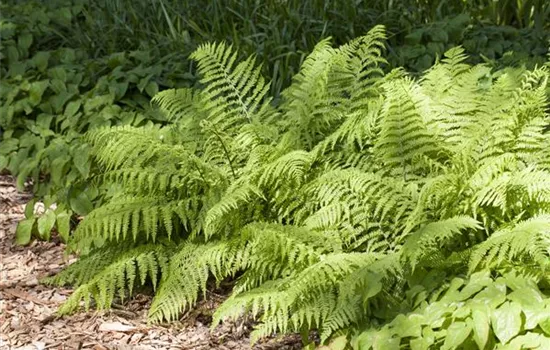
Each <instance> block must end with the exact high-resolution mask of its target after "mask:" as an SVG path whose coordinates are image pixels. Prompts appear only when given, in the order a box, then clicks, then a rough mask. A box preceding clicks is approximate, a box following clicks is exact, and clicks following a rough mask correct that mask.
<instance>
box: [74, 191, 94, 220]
mask: <svg viewBox="0 0 550 350" xmlns="http://www.w3.org/2000/svg"><path fill="white" fill-rule="evenodd" d="M69 203H70V205H71V209H72V210H73V211H74V212H75V213H77V214H78V215H82V216H84V215H86V214H88V213H89V212H91V211H92V210H93V209H94V205H93V204H92V202H91V201H90V199H89V198H88V196H87V195H86V193H84V192H78V194H76V195H75V196H71V198H70V199H69Z"/></svg>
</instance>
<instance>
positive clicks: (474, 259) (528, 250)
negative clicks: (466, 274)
mask: <svg viewBox="0 0 550 350" xmlns="http://www.w3.org/2000/svg"><path fill="white" fill-rule="evenodd" d="M521 258H527V259H530V260H532V261H534V262H535V263H537V264H538V265H539V267H540V268H541V269H547V268H548V267H549V265H550V263H549V262H550V214H546V213H541V214H539V215H536V216H534V217H533V218H531V219H529V220H525V221H522V222H520V223H518V224H516V225H514V226H513V227H510V228H505V229H502V230H500V231H498V232H495V233H493V234H492V235H491V236H490V237H489V238H488V239H487V240H486V241H485V242H483V243H481V244H479V245H478V246H477V247H475V248H474V251H473V252H472V256H471V259H470V271H475V270H476V268H477V267H478V266H480V265H484V266H488V267H492V266H498V265H500V264H502V263H503V262H506V261H517V260H516V259H521Z"/></svg>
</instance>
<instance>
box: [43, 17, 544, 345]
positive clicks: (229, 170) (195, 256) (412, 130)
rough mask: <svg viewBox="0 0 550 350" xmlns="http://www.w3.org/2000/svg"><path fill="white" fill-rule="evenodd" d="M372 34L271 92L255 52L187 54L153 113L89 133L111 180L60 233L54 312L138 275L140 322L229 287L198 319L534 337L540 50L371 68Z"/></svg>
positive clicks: (451, 53)
mask: <svg viewBox="0 0 550 350" xmlns="http://www.w3.org/2000/svg"><path fill="white" fill-rule="evenodd" d="M384 40H385V30H384V28H383V27H381V26H377V27H375V28H373V29H372V30H370V31H369V33H368V34H367V35H365V36H362V37H359V38H356V39H353V40H352V41H350V42H348V43H347V44H344V45H342V46H340V47H338V48H333V47H332V46H331V45H330V40H323V41H321V42H319V43H318V44H317V45H316V46H315V48H314V50H313V52H312V53H311V54H310V55H308V57H307V58H306V59H305V60H304V62H303V65H302V68H301V70H300V72H299V73H298V74H297V75H296V76H295V77H294V78H293V81H292V84H291V85H290V87H288V88H287V89H285V90H284V91H283V92H282V94H281V96H282V97H281V99H280V100H279V101H278V102H277V103H274V102H273V98H272V96H271V95H270V86H269V81H268V80H266V79H265V78H264V77H263V76H262V74H261V72H262V69H261V66H258V65H256V64H255V58H254V56H251V57H249V58H248V59H246V60H242V61H239V60H238V59H237V57H238V54H237V53H236V50H235V49H234V48H233V47H232V46H230V45H228V44H226V43H217V44H203V45H201V46H200V47H199V48H198V49H197V50H196V51H195V52H194V53H193V54H192V55H191V59H192V60H194V62H195V63H196V65H197V67H198V73H199V76H200V78H201V80H200V86H201V87H200V88H197V89H192V88H183V89H172V90H166V91H163V92H160V93H159V94H157V95H155V97H154V98H153V102H154V103H155V104H156V105H157V106H158V107H159V108H160V110H161V111H163V113H164V114H165V115H166V123H165V124H164V125H147V126H141V127H135V126H129V125H126V126H119V127H115V128H96V129H94V130H91V131H89V132H88V133H87V135H86V139H87V141H88V142H89V143H90V144H91V147H92V148H91V152H92V154H93V157H94V159H96V161H97V163H98V165H99V167H100V170H101V172H100V173H99V174H98V175H97V176H95V177H94V181H96V182H97V183H98V184H107V185H108V186H109V187H111V188H113V189H116V191H115V192H114V193H113V194H112V196H111V197H110V198H109V200H107V201H106V202H105V203H103V204H102V205H100V206H99V207H98V208H96V209H94V210H93V211H91V212H90V213H89V215H87V216H86V217H85V218H84V220H83V221H82V222H81V223H80V224H79V226H78V227H77V229H76V231H75V232H74V236H72V237H71V238H70V240H69V246H70V248H71V249H73V250H75V251H77V252H80V253H81V254H82V257H81V258H80V260H79V261H78V262H76V263H75V264H73V265H71V266H70V267H69V268H67V269H66V270H64V271H63V272H61V273H60V274H59V275H57V276H55V277H53V278H51V279H49V280H48V282H49V283H55V284H66V283H68V284H72V285H74V286H75V287H76V289H75V291H74V293H73V295H72V296H71V298H70V299H69V300H68V301H67V303H66V304H65V305H64V306H63V307H62V309H61V310H60V311H61V312H62V313H67V312H73V311H75V310H77V309H78V308H79V307H80V306H81V302H82V301H83V302H84V304H85V306H86V307H90V306H92V305H93V306H95V307H98V308H108V307H109V306H110V305H111V304H112V302H113V301H114V300H115V299H117V298H121V299H125V298H128V297H129V296H130V295H131V294H132V292H133V290H135V289H136V288H138V287H140V286H142V285H151V286H153V288H154V290H155V298H154V300H153V303H152V305H151V308H150V310H149V317H150V320H151V321H152V322H161V321H165V320H168V321H171V320H176V319H178V317H179V315H181V313H182V312H183V311H184V310H185V309H188V308H190V307H192V306H193V305H194V304H195V303H196V302H197V300H198V298H200V297H201V295H203V294H204V293H205V292H206V289H207V286H208V284H209V282H210V281H211V282H213V283H218V284H219V283H221V282H222V281H226V280H228V279H229V280H230V281H233V282H234V285H233V292H232V295H231V297H230V298H229V299H228V300H226V301H225V302H224V304H222V305H221V306H220V307H219V309H218V310H217V311H216V313H215V314H214V321H213V326H215V325H216V324H217V323H219V322H223V320H225V319H228V318H237V317H240V316H242V315H243V314H244V313H250V314H252V315H253V316H254V317H255V318H256V319H257V320H258V322H259V323H258V325H257V328H256V330H255V331H254V333H253V339H254V340H258V339H260V338H262V337H265V336H268V335H271V334H273V333H285V332H300V333H302V334H303V339H304V342H305V343H307V339H308V337H307V335H308V333H309V332H310V331H311V330H317V332H318V334H319V336H320V341H321V342H322V343H326V344H328V345H327V346H329V347H331V346H332V347H335V346H336V345H335V344H340V343H343V346H347V347H353V348H357V349H369V348H374V349H388V348H390V347H391V348H400V347H404V348H412V349H428V348H445V349H455V348H460V347H462V348H479V349H492V348H495V347H499V348H510V349H516V348H517V349H519V348H537V347H539V348H547V347H549V346H550V345H549V342H550V329H549V328H550V325H549V322H550V288H549V287H550V286H549V275H548V268H549V267H550V266H549V264H550V176H549V175H550V132H549V124H550V120H549V115H548V95H547V91H548V78H549V74H550V73H549V64H548V62H547V63H546V64H545V65H543V66H539V67H536V68H534V69H531V70H528V69H525V68H505V69H500V70H496V69H493V68H491V67H489V66H487V65H474V66H472V65H469V64H467V63H465V62H466V58H467V57H466V55H465V54H464V50H463V49H462V48H460V47H456V48H453V49H451V50H448V51H447V52H446V53H445V56H444V58H443V59H442V60H441V61H439V62H437V63H436V64H435V65H434V66H433V67H431V68H430V69H429V70H428V71H426V72H425V73H424V74H423V75H422V76H421V77H419V78H412V77H410V76H409V75H408V74H407V73H406V72H405V71H404V70H402V69H395V70H391V71H390V72H389V73H385V72H386V70H385V69H384V68H385V65H387V61H386V60H385V58H384V53H383V52H384V47H385V45H384Z"/></svg>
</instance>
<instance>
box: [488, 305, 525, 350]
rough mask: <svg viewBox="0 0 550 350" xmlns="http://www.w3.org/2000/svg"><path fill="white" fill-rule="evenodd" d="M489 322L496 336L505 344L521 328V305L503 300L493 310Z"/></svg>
mask: <svg viewBox="0 0 550 350" xmlns="http://www.w3.org/2000/svg"><path fill="white" fill-rule="evenodd" d="M491 323H492V325H493V331H494V332H495V335H496V336H497V338H498V339H499V340H500V341H501V342H502V343H504V344H506V343H507V342H508V341H509V340H510V339H512V338H513V337H515V336H516V335H517V334H518V333H519V331H520V329H521V306H520V305H519V304H517V303H515V302H509V301H507V302H505V303H504V304H502V305H501V306H500V307H499V308H498V309H496V310H494V311H493V313H492V315H491Z"/></svg>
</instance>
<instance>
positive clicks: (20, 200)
mask: <svg viewBox="0 0 550 350" xmlns="http://www.w3.org/2000/svg"><path fill="white" fill-rule="evenodd" d="M30 197H31V196H30V195H29V194H28V193H21V192H18V191H17V189H16V188H15V185H14V179H13V178H12V177H10V176H5V175H0V297H1V299H0V349H25V350H27V349H28V350H31V349H32V350H36V349H39V350H41V349H96V350H100V349H101V350H102V349H142V350H145V349H300V348H301V346H300V340H299V337H298V336H287V337H283V338H278V339H269V340H267V341H265V342H263V343H259V344H256V345H255V346H254V347H251V345H250V339H249V334H250V330H251V328H252V327H253V325H252V324H251V322H249V321H246V320H241V321H239V322H236V323H224V324H222V325H220V326H218V327H217V328H216V329H215V330H214V331H212V332H210V328H209V322H210V317H209V316H208V315H209V314H211V311H212V310H213V309H214V308H215V307H216V306H217V305H219V303H220V302H221V301H223V298H224V297H223V296H220V295H217V294H215V293H209V296H208V298H207V300H204V301H202V302H201V303H199V305H198V306H197V308H195V309H194V310H192V311H191V312H188V313H187V314H185V315H184V316H182V319H181V320H180V321H179V322H177V323H172V324H170V325H166V326H158V325H153V326H152V325H147V321H146V313H147V309H148V306H149V304H150V302H151V297H150V296H148V295H143V294H137V295H136V296H134V297H133V298H132V299H131V300H130V301H129V302H127V303H126V304H124V305H116V306H115V307H114V308H113V309H112V310H110V311H107V312H88V313H78V314H75V315H71V316H63V317H57V315H56V314H55V311H56V309H57V307H58V306H59V305H61V304H62V303H63V301H64V300H66V299H67V297H68V296H69V295H70V293H71V292H72V290H71V289H69V288H54V287H49V286H44V285H41V284H40V283H39V280H40V279H41V278H43V277H45V276H50V275H52V274H55V273H56V272H58V271H59V270H61V269H62V268H63V267H64V266H67V265H68V264H70V263H72V262H74V261H75V257H74V256H64V244H63V243H61V242H60V241H59V240H58V239H56V237H55V236H54V238H53V240H52V241H51V242H41V241H33V242H32V243H31V244H29V245H28V246H25V247H21V246H17V245H15V242H14V237H15V228H16V226H17V223H18V222H19V221H20V220H22V219H23V218H24V214H23V213H24V208H25V204H26V202H27V201H28V200H29V199H30ZM39 207H40V205H38V208H37V210H40V209H41V208H39ZM42 210H43V208H42Z"/></svg>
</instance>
